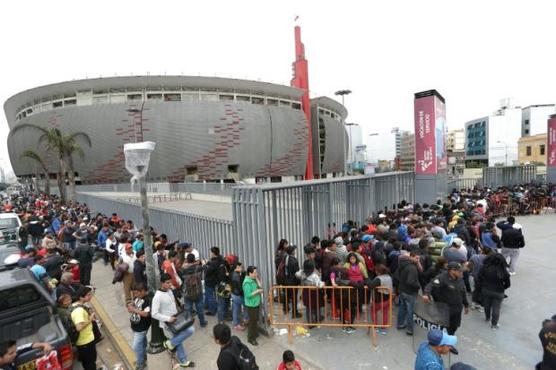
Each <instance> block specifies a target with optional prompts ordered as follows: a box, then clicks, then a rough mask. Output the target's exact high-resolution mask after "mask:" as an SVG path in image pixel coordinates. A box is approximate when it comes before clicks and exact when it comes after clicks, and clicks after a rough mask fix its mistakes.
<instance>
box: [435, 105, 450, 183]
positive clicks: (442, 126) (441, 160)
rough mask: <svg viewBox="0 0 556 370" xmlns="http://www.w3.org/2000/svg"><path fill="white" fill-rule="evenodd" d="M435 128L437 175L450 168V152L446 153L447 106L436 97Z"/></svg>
mask: <svg viewBox="0 0 556 370" xmlns="http://www.w3.org/2000/svg"><path fill="white" fill-rule="evenodd" d="M434 111H435V116H434V126H435V130H434V131H435V133H436V137H435V139H436V140H435V142H436V173H438V172H443V171H446V169H447V168H448V152H447V151H446V136H447V132H446V131H447V128H446V104H444V102H442V101H441V100H440V99H438V97H436V96H435V97H434Z"/></svg>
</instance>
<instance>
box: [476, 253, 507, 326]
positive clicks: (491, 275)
mask: <svg viewBox="0 0 556 370" xmlns="http://www.w3.org/2000/svg"><path fill="white" fill-rule="evenodd" d="M479 285H480V288H481V294H482V298H483V302H482V303H483V307H484V309H485V319H486V321H487V322H488V321H491V328H492V330H497V329H498V328H499V326H498V319H499V318H500V307H501V306H502V301H503V300H504V291H505V290H506V289H508V288H509V287H510V274H509V272H508V270H507V263H506V259H505V258H504V256H502V255H501V254H500V253H492V254H490V255H489V256H488V257H486V258H485V260H484V261H483V268H482V269H481V271H480V272H479Z"/></svg>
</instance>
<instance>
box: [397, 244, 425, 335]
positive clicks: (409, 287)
mask: <svg viewBox="0 0 556 370" xmlns="http://www.w3.org/2000/svg"><path fill="white" fill-rule="evenodd" d="M419 263H420V259H419V256H418V255H417V254H416V253H415V252H414V251H412V252H410V253H409V254H408V255H405V254H404V255H402V256H400V261H399V263H398V270H397V272H396V280H397V281H398V291H399V298H400V306H399V308H398V322H397V325H396V327H397V328H398V330H405V333H406V334H407V335H413V310H414V307H415V301H416V300H417V295H418V293H419V289H420V288H421V284H420V282H419V267H418V266H419Z"/></svg>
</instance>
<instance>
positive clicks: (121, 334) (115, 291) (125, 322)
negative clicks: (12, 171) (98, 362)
mask: <svg viewBox="0 0 556 370" xmlns="http://www.w3.org/2000/svg"><path fill="white" fill-rule="evenodd" d="M112 276H113V272H112V269H111V268H110V266H104V264H103V262H102V261H97V262H96V263H95V264H94V265H93V272H92V279H91V280H92V283H93V285H94V286H95V287H96V292H95V298H96V302H94V303H95V306H99V305H100V306H101V307H102V309H101V311H102V310H103V311H105V314H104V315H103V314H101V315H99V316H105V317H104V318H102V319H103V320H104V323H103V324H104V328H103V329H104V332H105V335H107V336H110V337H111V339H112V341H113V342H114V343H115V345H117V346H118V347H119V348H118V349H116V350H118V352H120V354H121V356H122V357H124V358H125V359H126V360H127V362H128V364H129V363H130V364H133V363H134V361H135V355H134V353H133V350H132V349H131V343H132V338H133V334H132V331H131V328H130V325H129V314H128V312H127V310H126V309H125V307H124V296H123V289H122V284H121V283H117V284H114V285H113V284H112ZM207 319H208V321H209V325H208V326H207V327H206V328H200V326H199V322H198V320H196V322H195V335H194V336H193V337H192V338H191V339H188V340H186V341H185V351H186V353H187V357H188V359H189V360H191V361H194V362H195V364H196V366H195V368H197V369H202V370H205V369H206V370H211V369H217V367H216V359H217V358H218V353H219V351H220V347H219V346H218V345H217V344H216V343H214V339H213V338H212V327H213V326H214V325H215V324H216V318H215V317H214V316H207ZM230 324H231V323H230ZM232 334H233V335H236V336H238V337H239V338H240V339H241V340H242V341H243V342H244V343H247V333H246V332H236V331H234V332H233V333H232ZM284 337H285V339H287V336H284ZM149 338H150V333H149ZM278 338H280V339H277V337H274V338H270V339H269V338H266V337H262V336H261V337H260V339H259V340H258V342H259V346H258V347H255V348H254V347H253V346H251V345H249V348H250V349H251V350H252V351H253V353H254V354H255V356H256V358H257V363H258V365H259V367H260V369H261V370H274V369H276V366H277V364H278V363H279V361H281V358H282V352H283V351H285V350H286V349H292V350H293V351H294V352H295V351H296V350H295V341H294V344H293V345H292V346H291V347H290V346H288V345H287V341H284V340H283V337H278ZM296 356H297V357H298V359H299V360H300V361H301V364H302V366H303V369H304V370H321V369H324V367H322V366H320V365H315V364H316V363H317V362H316V361H312V360H310V359H308V358H304V356H303V355H302V354H301V353H297V352H296ZM148 365H149V369H151V370H155V369H156V370H166V369H171V363H170V356H169V355H168V354H167V353H166V352H162V353H159V354H157V355H148ZM128 367H129V365H128ZM132 369H133V368H130V370H132Z"/></svg>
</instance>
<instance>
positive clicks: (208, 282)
mask: <svg viewBox="0 0 556 370" xmlns="http://www.w3.org/2000/svg"><path fill="white" fill-rule="evenodd" d="M210 257H211V258H210V260H209V261H207V263H206V267H205V305H206V306H207V312H206V313H205V314H206V315H208V316H214V315H216V313H217V311H218V310H219V309H220V310H222V313H221V315H219V316H220V318H223V316H224V311H223V310H225V308H226V307H225V306H224V304H225V302H222V303H221V302H217V300H216V287H217V286H218V284H219V283H220V282H221V281H224V279H226V261H224V258H223V257H222V256H221V255H220V248H218V247H212V248H211V249H210ZM220 305H222V307H220Z"/></svg>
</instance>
